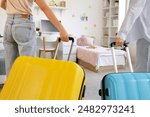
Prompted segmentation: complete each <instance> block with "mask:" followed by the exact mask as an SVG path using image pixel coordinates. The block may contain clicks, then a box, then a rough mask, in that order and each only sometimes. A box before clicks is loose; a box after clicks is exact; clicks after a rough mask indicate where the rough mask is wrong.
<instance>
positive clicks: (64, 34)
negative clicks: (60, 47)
mask: <svg viewBox="0 0 150 117" xmlns="http://www.w3.org/2000/svg"><path fill="white" fill-rule="evenodd" d="M60 38H61V40H62V41H65V42H68V41H69V35H68V33H67V32H66V31H65V30H61V31H60Z"/></svg>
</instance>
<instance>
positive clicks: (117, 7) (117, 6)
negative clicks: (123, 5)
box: [111, 6, 119, 8]
mask: <svg viewBox="0 0 150 117" xmlns="http://www.w3.org/2000/svg"><path fill="white" fill-rule="evenodd" d="M118 7H119V6H111V8H118Z"/></svg>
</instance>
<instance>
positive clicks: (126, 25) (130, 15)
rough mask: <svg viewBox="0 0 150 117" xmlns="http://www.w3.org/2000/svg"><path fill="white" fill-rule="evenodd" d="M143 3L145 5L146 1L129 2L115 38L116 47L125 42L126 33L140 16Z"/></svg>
mask: <svg viewBox="0 0 150 117" xmlns="http://www.w3.org/2000/svg"><path fill="white" fill-rule="evenodd" d="M145 3H146V0H131V1H130V5H129V9H128V12H127V14H126V17H125V19H124V21H123V23H122V25H121V27H120V30H119V32H118V35H117V38H116V44H117V45H122V44H123V42H124V40H126V37H127V35H128V33H129V32H130V30H131V28H132V26H133V25H134V23H135V21H136V19H137V18H138V17H139V15H140V14H141V12H142V10H143V8H144V6H145Z"/></svg>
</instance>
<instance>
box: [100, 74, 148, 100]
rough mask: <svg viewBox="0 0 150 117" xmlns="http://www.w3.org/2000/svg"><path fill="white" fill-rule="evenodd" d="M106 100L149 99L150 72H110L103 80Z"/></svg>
mask: <svg viewBox="0 0 150 117" xmlns="http://www.w3.org/2000/svg"><path fill="white" fill-rule="evenodd" d="M102 83H103V84H102V85H103V87H102V91H103V92H102V93H103V94H102V95H103V99H105V100H149V99H150V93H149V91H150V73H117V74H116V73H114V74H108V75H106V76H105V77H104V79H103V81H102Z"/></svg>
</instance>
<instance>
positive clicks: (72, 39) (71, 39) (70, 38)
mask: <svg viewBox="0 0 150 117" xmlns="http://www.w3.org/2000/svg"><path fill="white" fill-rule="evenodd" d="M69 41H71V42H72V43H71V46H70V51H69V54H68V58H67V61H69V59H70V55H71V51H72V48H73V44H74V38H73V37H69ZM60 42H61V38H60V37H59V38H58V44H57V47H56V51H55V54H54V59H56V56H57V53H58V48H59V44H60Z"/></svg>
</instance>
